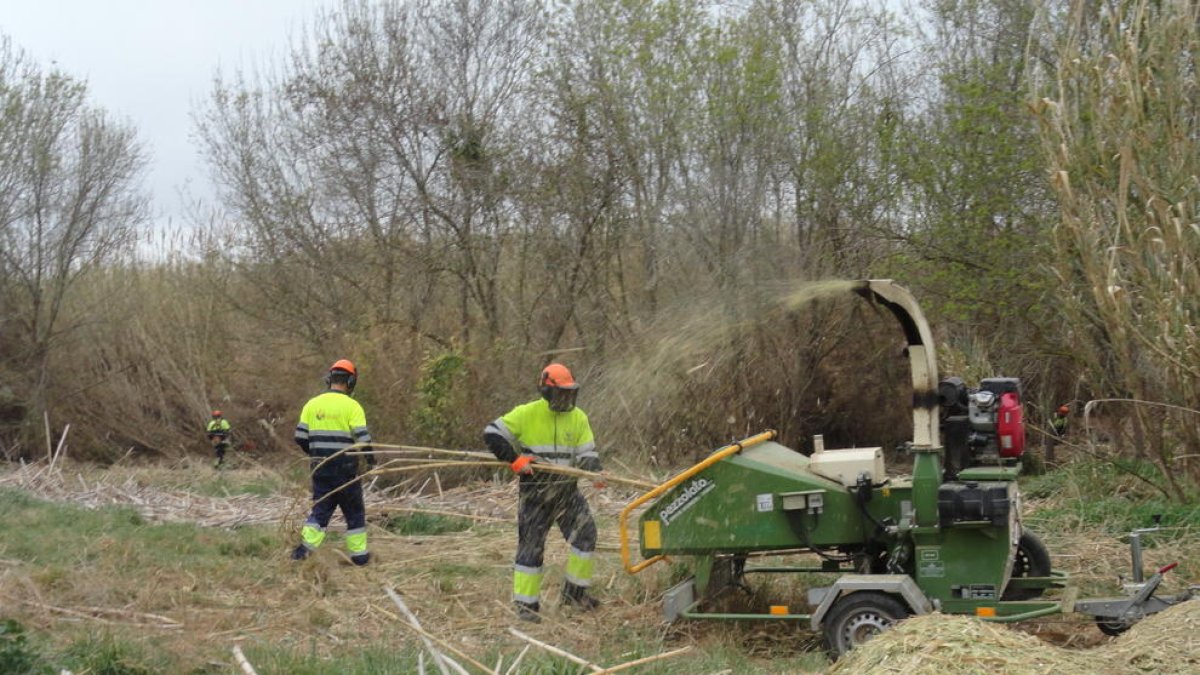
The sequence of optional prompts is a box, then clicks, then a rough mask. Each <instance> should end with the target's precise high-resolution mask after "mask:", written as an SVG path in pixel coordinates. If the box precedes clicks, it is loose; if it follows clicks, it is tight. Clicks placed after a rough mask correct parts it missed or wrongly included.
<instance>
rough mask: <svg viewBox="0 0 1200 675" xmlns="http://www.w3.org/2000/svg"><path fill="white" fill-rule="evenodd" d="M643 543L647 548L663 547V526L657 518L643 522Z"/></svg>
mask: <svg viewBox="0 0 1200 675" xmlns="http://www.w3.org/2000/svg"><path fill="white" fill-rule="evenodd" d="M642 545H643V546H645V547H646V548H654V549H658V548H662V526H661V524H660V523H659V522H658V521H657V520H647V521H644V522H643V523H642Z"/></svg>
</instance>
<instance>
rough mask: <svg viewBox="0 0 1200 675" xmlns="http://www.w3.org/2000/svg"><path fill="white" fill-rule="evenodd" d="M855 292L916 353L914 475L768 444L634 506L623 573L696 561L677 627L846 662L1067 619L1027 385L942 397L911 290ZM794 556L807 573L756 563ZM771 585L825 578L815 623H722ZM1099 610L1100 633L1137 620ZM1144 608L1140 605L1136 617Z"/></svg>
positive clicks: (878, 462) (871, 457)
mask: <svg viewBox="0 0 1200 675" xmlns="http://www.w3.org/2000/svg"><path fill="white" fill-rule="evenodd" d="M854 290H855V291H856V292H857V293H858V294H860V295H862V296H864V297H866V298H867V299H869V300H871V301H874V302H876V303H878V304H880V305H882V306H883V307H886V308H887V309H888V310H890V311H891V313H892V314H893V315H894V316H895V317H896V318H897V319H898V320H899V322H900V324H901V326H902V327H903V329H904V334H905V336H906V338H907V341H908V349H907V351H908V356H909V360H910V365H911V367H912V383H913V428H914V433H913V440H912V443H911V451H912V454H913V468H912V475H911V476H906V477H889V476H888V475H886V473H885V470H884V461H883V453H882V449H881V448H853V449H842V450H836V449H825V448H823V447H822V441H821V437H819V436H818V437H816V438H815V439H814V446H815V447H814V452H813V454H812V455H811V456H805V455H803V454H801V453H799V452H797V451H795V450H793V449H791V448H788V447H785V446H783V445H781V444H779V443H778V442H776V441H775V439H774V436H775V434H774V432H765V433H762V434H759V435H757V436H754V437H751V438H748V439H746V440H743V441H741V442H739V443H735V444H732V445H729V446H726V447H724V448H721V449H719V450H717V451H716V452H714V453H713V454H712V455H710V456H709V457H708V458H707V459H705V460H704V461H702V462H700V463H699V464H697V465H695V466H693V467H691V468H690V469H688V470H686V471H684V472H682V473H680V474H678V475H676V476H675V477H674V478H672V479H671V480H669V481H667V482H666V483H664V484H662V485H660V486H658V487H657V488H655V489H654V490H651V491H650V492H647V493H646V494H644V495H642V496H641V497H639V498H638V499H636V500H634V501H633V502H632V503H630V504H629V506H627V507H626V508H625V510H624V511H623V512H622V514H621V518H620V529H621V544H622V556H623V558H624V561H625V567H626V569H627V570H628V571H629V572H631V573H637V572H640V571H641V570H642V569H645V568H646V567H649V566H650V565H652V564H654V563H655V562H657V561H659V560H662V559H664V558H665V557H668V556H669V557H671V558H676V559H682V558H684V557H686V558H687V559H688V560H690V561H691V562H692V563H693V570H694V574H693V576H692V577H691V578H689V579H688V580H686V581H685V582H683V583H681V584H679V585H677V586H676V587H674V588H672V589H671V590H670V591H668V592H667V594H666V595H665V598H664V611H665V613H666V616H667V618H668V619H675V618H706V619H724V620H736V619H766V620H801V621H808V622H809V623H810V624H811V626H812V628H813V629H814V630H822V631H823V633H824V635H825V639H826V642H827V645H828V647H829V649H830V650H831V651H832V652H833V653H835V654H841V653H844V652H845V651H847V650H848V649H850V648H852V647H853V646H854V645H856V644H859V643H861V642H863V641H865V640H866V639H869V638H870V637H872V636H874V635H875V634H876V633H878V632H879V631H881V630H884V629H886V628H887V627H888V626H889V625H891V624H892V623H894V622H895V621H898V620H900V619H902V618H903V617H905V616H907V615H909V614H922V613H927V612H930V611H933V610H934V609H937V610H939V611H942V612H947V613H970V614H976V615H978V616H980V617H984V618H986V619H989V620H994V621H1018V620H1023V619H1028V618H1033V617H1038V616H1043V615H1047V614H1052V613H1057V612H1061V611H1064V610H1068V611H1069V610H1070V609H1071V605H1072V602H1073V601H1072V598H1071V595H1072V594H1071V593H1070V592H1068V593H1066V594H1064V595H1063V597H1062V598H1061V599H1056V600H1050V599H1042V597H1041V596H1042V595H1043V593H1044V592H1045V591H1046V590H1047V589H1049V588H1056V587H1063V586H1064V581H1065V577H1064V576H1063V575H1061V574H1055V573H1052V571H1051V569H1050V557H1049V555H1048V553H1047V551H1046V549H1045V547H1044V546H1043V545H1042V543H1041V542H1040V541H1039V540H1038V539H1037V537H1036V536H1034V535H1033V534H1032V533H1030V532H1026V531H1023V530H1022V527H1021V520H1020V495H1019V492H1018V489H1017V483H1016V476H1017V474H1018V472H1019V470H1020V466H1019V459H1020V456H1021V453H1022V452H1023V450H1024V431H1023V424H1022V420H1021V403H1020V395H1021V392H1020V382H1019V381H1018V380H1016V379H1014V378H991V379H986V380H983V381H982V382H981V383H980V387H979V388H978V389H968V388H967V387H966V386H965V385H964V384H963V383H962V381H961V380H958V379H957V378H949V379H947V380H945V381H942V382H940V383H939V381H938V375H937V366H936V363H935V362H934V348H933V342H932V338H931V335H930V331H929V327H928V325H927V324H926V322H925V319H924V316H923V315H922V314H921V311H920V308H919V307H918V306H917V304H916V302H915V300H913V298H912V296H911V295H910V294H909V293H908V291H907V290H905V289H904V288H902V287H900V286H897V285H895V284H894V283H892V282H891V281H888V280H872V281H862V282H858V283H857V284H856V286H855V289H854ZM943 432H944V434H945V445H944V446H943V443H942V435H943ZM647 504H649V507H648V508H646V510H645V511H644V512H643V513H642V514H641V516H640V517H639V519H638V522H637V531H638V534H639V535H640V543H641V553H642V556H643V557H644V558H645V560H643V561H641V562H639V563H636V564H634V563H633V561H632V553H631V551H630V545H629V537H628V527H629V519H630V516H631V514H632V513H633V512H634V511H635V510H637V509H638V508H639V507H642V506H644V505H647ZM792 553H795V554H798V555H800V554H803V555H804V557H805V559H806V560H807V561H808V562H807V564H795V565H774V566H765V565H755V564H754V562H755V561H756V560H757V559H760V558H761V557H763V556H765V555H767V554H769V555H772V556H779V555H784V554H792ZM814 556H815V557H814ZM760 573H777V574H795V573H807V574H826V575H828V577H827V578H828V582H827V583H823V584H822V585H820V586H818V587H813V588H810V589H809V590H808V593H807V601H808V607H807V608H805V610H804V611H796V610H795V609H793V608H791V607H787V606H783V605H773V606H771V607H770V610H769V611H768V612H761V613H728V612H719V611H714V610H713V609H711V606H712V605H713V604H715V603H714V602H713V600H714V599H715V598H716V596H718V595H720V594H721V593H722V592H724V591H726V590H728V589H731V588H738V587H742V588H745V581H744V580H745V577H746V575H749V574H760ZM1159 577H1160V578H1161V575H1159ZM1155 585H1157V583H1155ZM1152 594H1153V589H1152V588H1151V589H1150V591H1149V592H1148V593H1146V595H1147V596H1151V595H1152ZM1158 601H1159V602H1163V601H1162V600H1161V599H1160V600H1158ZM1170 601H1174V600H1173V599H1171V600H1170ZM1112 602H1117V603H1123V602H1126V600H1116V601H1112ZM1081 603H1082V601H1081ZM1096 607H1097V608H1098V612H1099V613H1095V612H1093V615H1095V616H1097V620H1098V621H1100V620H1102V619H1105V618H1107V619H1112V620H1114V621H1116V620H1115V619H1113V617H1115V616H1122V615H1123V616H1130V614H1121V612H1128V611H1131V610H1130V609H1129V607H1128V606H1126V605H1120V606H1113V605H1103V604H1101V605H1097V606H1096ZM1146 608H1147V605H1146V603H1145V602H1143V603H1142V604H1141V605H1139V606H1138V607H1137V608H1136V611H1137V612H1143V613H1149V612H1146V611H1144V610H1145V609H1146ZM1161 608H1162V607H1157V609H1161ZM1157 609H1155V610H1154V611H1157ZM1102 615H1103V616H1102ZM1121 625H1123V624H1121Z"/></svg>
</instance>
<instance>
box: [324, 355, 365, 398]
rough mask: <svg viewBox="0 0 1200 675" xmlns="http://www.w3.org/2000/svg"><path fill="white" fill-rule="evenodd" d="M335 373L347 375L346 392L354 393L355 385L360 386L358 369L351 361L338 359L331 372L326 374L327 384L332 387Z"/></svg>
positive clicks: (330, 367) (330, 369) (331, 367)
mask: <svg viewBox="0 0 1200 675" xmlns="http://www.w3.org/2000/svg"><path fill="white" fill-rule="evenodd" d="M335 373H340V374H345V375H346V376H347V377H346V390H347V391H354V385H356V384H358V369H357V368H355V367H354V363H352V362H351V361H350V359H338V360H337V361H334V362H333V365H332V366H329V372H328V373H326V374H325V384H326V385H327V386H331V385H332V384H333V376H334V374H335Z"/></svg>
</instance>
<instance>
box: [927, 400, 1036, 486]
mask: <svg viewBox="0 0 1200 675" xmlns="http://www.w3.org/2000/svg"><path fill="white" fill-rule="evenodd" d="M938 402H939V404H940V405H941V424H940V429H941V433H942V440H943V442H944V443H945V450H946V463H945V479H946V480H954V479H955V478H956V477H957V476H958V473H959V472H960V471H962V470H963V469H967V468H970V467H973V466H1004V465H1009V464H1015V463H1016V462H1017V461H1018V460H1019V459H1020V458H1021V455H1022V454H1024V452H1025V425H1024V419H1023V413H1022V408H1021V381H1020V380H1019V379H1017V378H1015V377H992V378H987V379H984V380H981V381H980V382H979V388H978V389H971V388H968V387H967V386H966V384H965V383H964V382H963V381H962V379H961V378H957V377H948V378H946V379H944V380H942V381H941V382H939V383H938Z"/></svg>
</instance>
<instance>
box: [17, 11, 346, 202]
mask: <svg viewBox="0 0 1200 675" xmlns="http://www.w3.org/2000/svg"><path fill="white" fill-rule="evenodd" d="M338 4H339V2H338V1H337V0H0V34H3V35H5V36H7V37H8V38H10V39H11V40H12V42H13V44H14V46H16V47H19V48H20V49H22V50H24V51H25V52H26V53H27V54H28V55H29V56H31V57H32V58H33V59H34V60H36V61H37V63H38V64H39V65H40V66H41V67H42V70H43V72H45V71H46V70H48V69H49V68H50V67H51V63H52V62H53V64H54V65H56V66H57V67H58V68H59V69H60V70H63V71H65V72H66V73H68V74H70V75H72V76H74V77H77V78H80V79H83V80H86V81H87V83H88V93H89V95H90V97H91V101H92V103H93V104H95V105H97V106H99V107H101V108H103V109H105V110H106V111H108V113H110V114H111V115H113V116H116V117H118V118H121V119H126V120H128V121H130V122H132V124H133V125H134V126H135V127H136V128H137V130H138V134H139V136H140V138H141V139H142V142H143V144H144V145H145V147H146V149H147V151H148V154H149V156H150V158H151V161H150V165H149V169H148V175H147V177H146V186H147V189H149V190H150V191H151V192H152V194H153V203H154V208H155V211H156V218H155V220H156V222H157V223H158V224H160V225H165V224H166V222H167V220H168V219H170V221H171V222H172V223H174V224H175V225H180V224H181V221H182V217H183V213H184V204H183V201H182V200H181V197H180V195H179V192H180V190H181V189H183V188H184V187H185V186H187V189H188V191H190V192H191V194H192V195H194V196H196V197H202V198H204V199H207V200H211V199H212V191H211V187H210V186H209V180H208V173H207V170H206V169H205V168H204V166H203V164H202V163H201V161H200V158H199V155H198V153H197V151H196V146H195V145H194V144H193V143H192V141H191V138H190V137H191V135H192V124H191V116H190V113H191V110H192V106H193V105H194V104H196V103H197V102H199V101H202V100H204V99H205V98H206V97H207V94H208V92H209V91H210V90H211V85H212V78H213V74H214V73H215V71H216V69H217V68H218V67H220V68H221V69H222V70H223V71H224V72H226V73H230V72H232V71H233V70H236V69H238V68H249V67H251V66H255V65H262V64H265V63H267V62H268V60H275V61H277V60H278V59H280V58H282V57H283V56H284V55H285V54H286V52H287V46H288V38H289V37H291V36H295V35H297V34H298V33H299V31H300V28H301V26H302V24H304V23H308V24H310V25H311V23H312V21H313V18H314V17H315V16H316V15H317V13H318V11H319V10H321V9H322V8H331V7H335V6H337V5H338Z"/></svg>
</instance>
